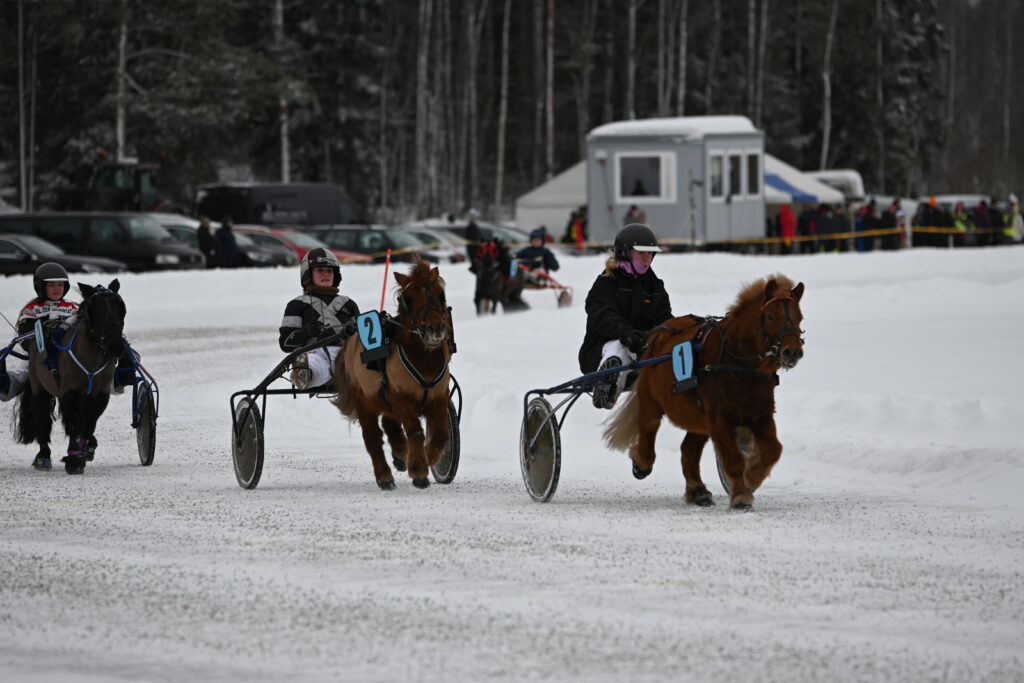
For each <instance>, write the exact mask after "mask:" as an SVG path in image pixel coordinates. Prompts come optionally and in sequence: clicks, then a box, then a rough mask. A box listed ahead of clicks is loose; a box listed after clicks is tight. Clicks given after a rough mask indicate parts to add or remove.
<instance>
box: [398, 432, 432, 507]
mask: <svg viewBox="0 0 1024 683" xmlns="http://www.w3.org/2000/svg"><path fill="white" fill-rule="evenodd" d="M402 427H404V428H405V436H406V438H408V439H409V451H408V452H409V460H408V464H409V477H411V478H412V485H413V486H415V487H416V488H418V489H425V488H427V487H428V486H430V479H428V478H427V458H426V456H425V455H424V453H423V426H422V425H421V424H420V418H419V415H410V416H408V417H406V418H404V419H403V420H402Z"/></svg>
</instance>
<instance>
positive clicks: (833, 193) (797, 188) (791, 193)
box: [764, 154, 846, 205]
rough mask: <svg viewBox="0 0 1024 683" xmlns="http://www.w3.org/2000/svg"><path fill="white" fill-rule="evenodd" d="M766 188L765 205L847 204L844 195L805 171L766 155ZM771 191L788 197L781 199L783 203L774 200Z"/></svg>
mask: <svg viewBox="0 0 1024 683" xmlns="http://www.w3.org/2000/svg"><path fill="white" fill-rule="evenodd" d="M764 186H765V203H766V204H771V205H778V204H838V205H842V204H844V203H845V201H846V198H845V197H844V196H843V193H842V192H840V191H839V190H836V189H834V188H832V187H829V186H828V185H826V184H825V183H823V182H820V181H818V180H815V179H814V178H812V177H810V176H809V175H807V174H806V173H804V172H803V171H800V170H798V169H796V168H794V167H792V166H790V165H789V164H787V163H786V162H784V161H781V160H780V159H778V158H776V157H773V156H772V155H771V154H765V155H764ZM771 190H775V191H777V192H780V193H782V194H783V195H788V201H786V198H785V197H780V198H779V199H782V201H778V200H777V199H773V197H772V194H771V193H770V191H771Z"/></svg>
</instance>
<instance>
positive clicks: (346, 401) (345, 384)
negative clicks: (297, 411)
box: [331, 346, 356, 421]
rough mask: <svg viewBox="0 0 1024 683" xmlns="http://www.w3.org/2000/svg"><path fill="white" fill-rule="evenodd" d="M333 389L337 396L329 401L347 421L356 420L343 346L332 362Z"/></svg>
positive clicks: (353, 397) (354, 404)
mask: <svg viewBox="0 0 1024 683" xmlns="http://www.w3.org/2000/svg"><path fill="white" fill-rule="evenodd" d="M334 388H335V389H336V390H337V392H338V395H337V396H335V397H334V398H333V399H331V403H332V404H334V407H335V408H337V409H338V412H339V413H341V414H342V415H343V416H344V417H345V418H346V419H348V420H350V421H351V420H355V419H356V402H355V396H354V391H353V388H352V385H351V384H350V383H349V380H348V374H347V373H346V372H345V346H342V347H341V351H339V352H338V357H337V359H336V360H335V362H334Z"/></svg>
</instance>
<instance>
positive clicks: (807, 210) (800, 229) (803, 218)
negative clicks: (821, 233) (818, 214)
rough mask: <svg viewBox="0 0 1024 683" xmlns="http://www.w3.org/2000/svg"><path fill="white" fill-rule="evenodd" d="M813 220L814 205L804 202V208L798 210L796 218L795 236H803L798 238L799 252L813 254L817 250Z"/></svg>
mask: <svg viewBox="0 0 1024 683" xmlns="http://www.w3.org/2000/svg"><path fill="white" fill-rule="evenodd" d="M814 221H815V216H814V207H812V206H811V205H809V204H805V205H804V210H803V211H801V212H800V216H799V217H798V218H797V219H796V234H797V237H801V238H804V239H801V240H800V253H801V254H813V253H814V252H816V251H817V250H818V243H817V240H816V239H814V237H815V235H816V234H817V232H818V228H817V225H815V222H814Z"/></svg>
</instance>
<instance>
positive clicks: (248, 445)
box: [231, 398, 263, 489]
mask: <svg viewBox="0 0 1024 683" xmlns="http://www.w3.org/2000/svg"><path fill="white" fill-rule="evenodd" d="M234 424H235V426H236V427H237V430H238V431H237V432H235V433H234V434H232V435H231V459H232V460H233V461H234V464H235V479H237V480H238V485H239V486H241V487H242V488H243V489H254V488H256V485H257V484H259V483H260V475H262V474H263V418H262V417H261V416H260V410H259V408H258V407H257V406H256V402H255V401H253V400H252V399H251V398H243V399H242V400H240V401H239V402H238V405H237V406H236V407H235V418H234Z"/></svg>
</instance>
